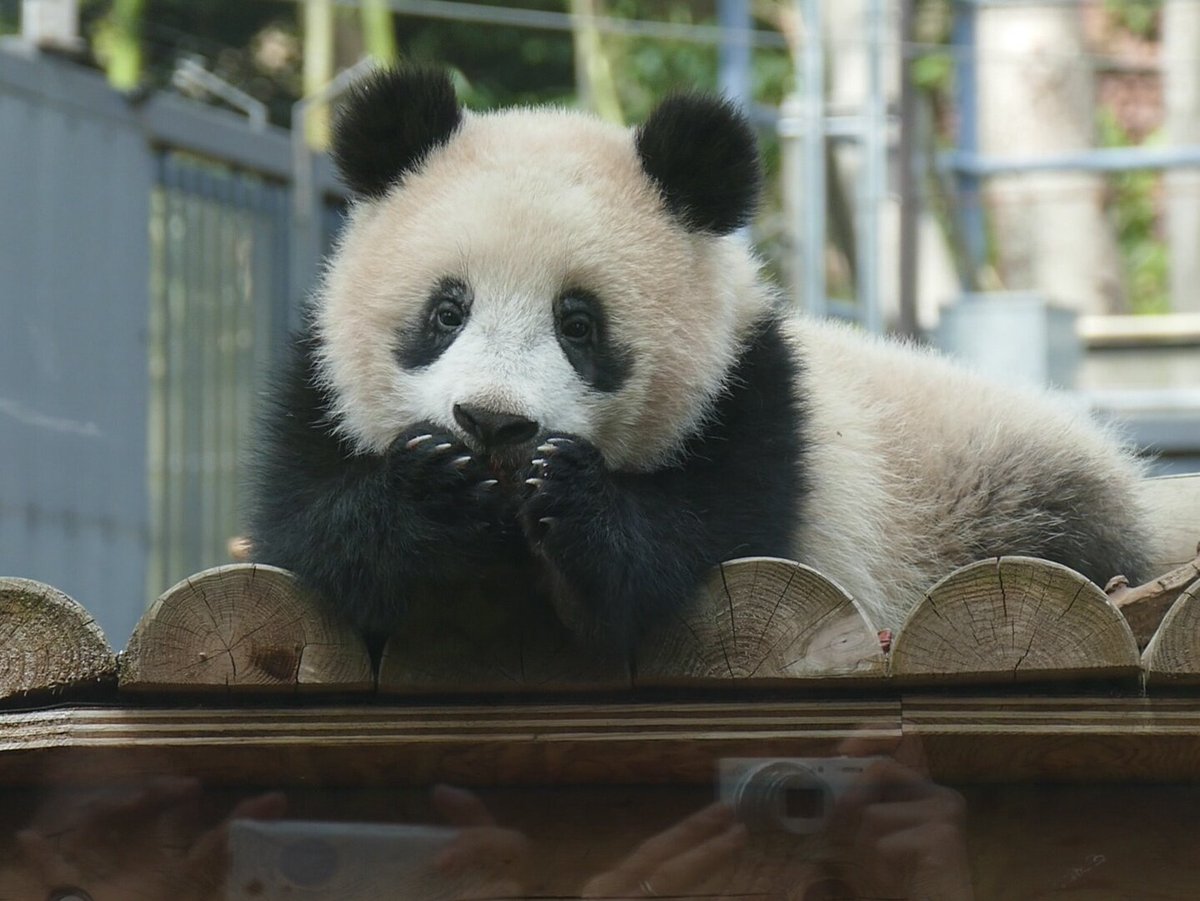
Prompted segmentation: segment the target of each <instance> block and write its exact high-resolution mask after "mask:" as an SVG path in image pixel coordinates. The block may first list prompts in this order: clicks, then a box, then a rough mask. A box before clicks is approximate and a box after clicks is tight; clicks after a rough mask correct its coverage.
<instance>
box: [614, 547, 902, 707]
mask: <svg viewBox="0 0 1200 901" xmlns="http://www.w3.org/2000/svg"><path fill="white" fill-rule="evenodd" d="M884 674H885V665H884V658H883V652H882V649H881V647H880V643H879V633H878V632H877V631H876V629H875V628H874V627H873V626H871V625H870V623H869V622H868V621H867V618H866V616H865V615H864V614H863V612H862V611H861V610H860V609H859V607H858V605H857V604H856V603H855V602H854V601H853V600H852V599H851V597H850V596H849V595H848V594H846V592H845V591H843V590H842V589H841V588H840V587H838V586H837V585H836V584H834V583H833V582H831V581H829V580H828V579H826V578H825V577H824V576H822V575H821V574H820V573H818V572H817V571H816V570H814V569H811V568H810V567H807V566H803V565H802V564H799V563H795V562H792V561H790V560H780V559H776V558H773V557H746V558H743V559H740V560H732V561H729V562H728V563H723V564H721V566H719V567H717V568H716V569H715V570H714V571H713V572H712V574H711V575H710V576H709V577H708V579H707V580H706V581H705V584H704V586H703V588H702V589H701V590H700V593H699V596H698V597H697V599H696V602H695V603H694V605H693V606H692V608H691V609H690V610H689V611H688V612H687V613H685V614H683V615H682V616H680V617H679V618H677V619H674V620H671V621H669V622H667V623H666V624H664V626H663V627H662V628H661V629H659V630H657V631H655V632H654V633H653V634H651V635H649V636H648V637H647V638H646V640H644V641H643V642H642V643H641V646H640V647H639V649H638V652H637V655H636V681H637V683H638V684H639V685H698V684H705V685H713V684H716V685H740V686H748V685H778V684H787V685H792V684H795V683H796V682H797V681H801V680H803V681H833V682H837V681H845V680H847V679H854V680H871V679H882V678H883V677H884Z"/></svg>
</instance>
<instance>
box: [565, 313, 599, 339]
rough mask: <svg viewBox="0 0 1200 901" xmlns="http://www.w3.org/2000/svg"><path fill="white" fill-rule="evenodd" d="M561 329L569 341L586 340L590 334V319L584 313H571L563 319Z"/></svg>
mask: <svg viewBox="0 0 1200 901" xmlns="http://www.w3.org/2000/svg"><path fill="white" fill-rule="evenodd" d="M561 329H562V333H563V337H564V338H566V339H567V340H569V341H586V340H587V339H588V338H590V337H591V336H592V320H591V318H590V317H589V316H588V315H587V314H585V313H572V314H571V315H570V316H567V317H566V318H565V319H563V321H562V326H561Z"/></svg>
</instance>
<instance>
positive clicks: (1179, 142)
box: [1162, 0, 1200, 312]
mask: <svg viewBox="0 0 1200 901" xmlns="http://www.w3.org/2000/svg"><path fill="white" fill-rule="evenodd" d="M1162 34H1163V45H1162V50H1163V66H1164V73H1163V74H1164V77H1165V82H1166V84H1165V89H1166V90H1165V94H1166V98H1165V99H1166V107H1167V109H1166V119H1167V121H1166V133H1167V145H1168V146H1170V147H1179V146H1183V145H1187V144H1191V145H1196V144H1200V4H1198V3H1195V2H1194V0H1167V2H1166V4H1165V5H1164V7H1163V23H1162ZM1163 182H1164V183H1163V198H1164V203H1165V206H1166V225H1167V241H1168V245H1169V249H1170V261H1171V309H1172V310H1174V311H1175V312H1183V311H1185V310H1189V311H1196V312H1200V203H1198V202H1197V199H1198V198H1200V170H1196V169H1174V170H1168V171H1167V172H1166V174H1165V175H1164V176H1163Z"/></svg>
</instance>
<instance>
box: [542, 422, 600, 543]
mask: <svg viewBox="0 0 1200 901" xmlns="http://www.w3.org/2000/svg"><path fill="white" fill-rule="evenodd" d="M524 482H525V486H526V492H527V493H526V496H525V499H524V501H523V502H522V504H521V509H520V520H521V526H522V528H523V529H524V530H525V535H526V537H527V538H528V539H529V542H530V544H531V545H532V546H533V548H534V549H535V550H537V551H540V552H542V553H549V554H551V555H554V553H555V552H556V551H566V550H568V549H570V548H571V547H572V546H573V545H577V544H579V543H581V542H586V541H587V540H588V535H589V533H590V532H592V531H594V530H595V528H596V526H597V525H599V523H598V522H597V520H598V518H602V517H603V515H604V512H605V511H604V506H605V504H606V502H607V499H608V493H609V476H608V470H607V468H606V467H605V465H604V458H603V456H601V454H600V451H599V450H598V449H597V448H596V447H595V446H594V445H592V444H590V443H589V442H587V441H584V440H583V439H582V438H577V437H575V436H574V435H550V436H548V437H547V438H546V439H545V440H544V441H543V443H542V444H541V445H540V446H539V447H538V449H537V456H536V457H534V458H533V460H531V461H530V464H529V467H528V468H527V470H526V472H525V479H524Z"/></svg>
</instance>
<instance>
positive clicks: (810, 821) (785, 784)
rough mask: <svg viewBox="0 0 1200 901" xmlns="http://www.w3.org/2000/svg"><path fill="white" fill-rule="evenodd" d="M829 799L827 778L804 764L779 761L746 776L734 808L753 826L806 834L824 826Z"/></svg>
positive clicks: (756, 769)
mask: <svg viewBox="0 0 1200 901" xmlns="http://www.w3.org/2000/svg"><path fill="white" fill-rule="evenodd" d="M829 800H830V790H829V786H828V784H826V782H825V780H824V779H822V778H821V777H820V776H818V775H817V774H816V773H814V772H813V771H812V770H810V769H809V768H808V767H806V766H804V765H803V764H800V763H796V762H794V761H783V760H778V761H772V762H771V763H766V764H763V765H762V766H759V767H755V768H754V769H752V770H750V771H749V772H748V773H746V774H745V776H743V778H742V781H741V784H740V785H739V786H738V788H737V791H736V794H735V797H734V808H735V810H736V812H737V815H738V817H739V818H740V819H741V820H742V822H744V823H745V824H746V826H747V827H748V828H750V829H754V830H757V831H774V832H793V833H798V834H806V833H809V832H816V831H817V830H818V829H820V828H821V826H822V824H823V823H824V820H825V816H826V814H827V812H828V807H829Z"/></svg>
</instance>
